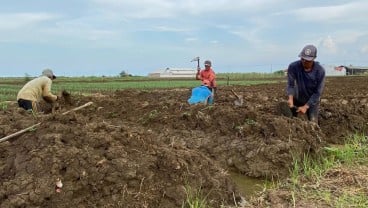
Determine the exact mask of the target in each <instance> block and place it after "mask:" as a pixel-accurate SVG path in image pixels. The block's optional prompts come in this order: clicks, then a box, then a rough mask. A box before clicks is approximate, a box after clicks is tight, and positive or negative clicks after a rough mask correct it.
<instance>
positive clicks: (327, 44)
mask: <svg viewBox="0 0 368 208" xmlns="http://www.w3.org/2000/svg"><path fill="white" fill-rule="evenodd" d="M322 46H323V47H324V48H325V49H327V50H328V51H329V52H331V53H336V52H337V45H336V42H335V41H334V40H333V39H332V37H331V36H327V37H326V38H324V39H323V40H322Z"/></svg>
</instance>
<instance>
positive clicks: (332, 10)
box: [290, 1, 368, 23]
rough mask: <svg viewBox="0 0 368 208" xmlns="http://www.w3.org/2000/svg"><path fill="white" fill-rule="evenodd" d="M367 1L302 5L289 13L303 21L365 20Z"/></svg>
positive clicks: (337, 21) (339, 21)
mask: <svg viewBox="0 0 368 208" xmlns="http://www.w3.org/2000/svg"><path fill="white" fill-rule="evenodd" d="M366 8H368V2H367V1H356V2H349V3H346V4H341V5H331V6H320V7H318V6H316V7H304V8H301V9H296V10H294V11H291V12H290V13H291V14H293V15H295V16H296V17H297V18H298V19H300V20H302V21H305V22H320V23H342V22H357V21H366V19H367V18H368V14H367V10H366Z"/></svg>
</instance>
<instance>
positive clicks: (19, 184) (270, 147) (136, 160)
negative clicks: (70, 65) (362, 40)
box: [0, 77, 368, 207]
mask: <svg viewBox="0 0 368 208" xmlns="http://www.w3.org/2000/svg"><path fill="white" fill-rule="evenodd" d="M367 83H368V77H340V78H329V77H328V78H327V80H326V88H325V91H324V93H323V96H322V100H321V113H320V118H319V126H318V125H316V124H314V123H311V122H309V121H307V120H306V118H305V117H304V116H303V115H301V116H300V117H298V118H288V117H285V116H282V115H280V112H279V109H278V108H277V106H278V104H279V103H280V102H282V101H285V100H286V96H285V85H286V84H285V82H279V83H276V84H265V85H257V86H221V87H219V89H218V92H217V96H216V100H215V104H214V105H212V106H204V105H195V106H190V105H188V104H187V99H188V98H189V96H190V93H191V89H183V88H181V89H160V90H123V91H116V92H112V93H109V94H96V95H93V96H88V97H85V96H74V95H73V94H71V95H70V96H71V97H70V100H68V102H65V101H64V102H63V101H62V103H61V105H60V107H59V108H58V109H57V111H56V112H54V113H50V114H40V115H38V116H34V115H32V114H31V113H29V112H26V111H24V110H22V109H20V108H18V107H17V106H16V105H15V104H9V105H8V106H7V107H6V108H5V107H3V109H0V138H3V137H5V136H8V135H11V134H13V133H15V132H18V131H20V130H22V129H25V128H27V127H29V126H32V125H33V124H37V123H40V125H39V126H37V128H35V129H32V130H31V131H28V132H25V133H23V134H20V135H18V136H16V137H13V138H10V139H9V140H7V141H5V142H1V143H0V186H1V189H0V207H182V205H183V203H184V202H185V200H186V198H187V194H188V193H189V192H191V191H192V192H196V191H197V192H200V193H201V194H202V195H203V196H206V199H207V201H208V203H209V205H210V206H211V207H220V206H221V205H233V206H234V201H236V200H237V199H239V198H240V193H239V191H238V189H237V187H236V184H234V181H232V180H231V177H230V174H229V172H230V171H231V172H239V173H242V174H244V175H246V176H251V177H258V178H272V177H273V178H284V177H287V176H288V174H289V169H290V168H291V165H292V160H293V157H302V156H303V154H306V153H310V154H318V152H319V151H320V150H321V148H322V147H324V146H325V145H327V144H340V143H343V142H344V141H343V139H344V138H345V137H346V136H347V135H350V134H352V133H355V132H365V133H367V125H368V124H367V123H368V87H367ZM231 90H234V91H235V92H236V93H237V94H238V95H241V96H243V98H244V103H243V105H242V106H236V105H234V101H235V100H236V98H235V96H234V95H233V93H232V92H231ZM88 102H93V104H92V105H91V106H88V107H85V108H82V109H80V110H78V111H72V112H70V113H67V114H65V115H62V113H63V112H67V111H68V110H71V109H73V108H76V107H78V106H81V105H83V104H85V103H88ZM57 179H60V180H61V181H62V183H63V187H62V188H61V191H60V192H57V191H56V190H55V181H56V180H57ZM189 187H190V188H189ZM198 190H200V191H198Z"/></svg>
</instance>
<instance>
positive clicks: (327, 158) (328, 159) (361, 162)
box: [275, 133, 368, 207]
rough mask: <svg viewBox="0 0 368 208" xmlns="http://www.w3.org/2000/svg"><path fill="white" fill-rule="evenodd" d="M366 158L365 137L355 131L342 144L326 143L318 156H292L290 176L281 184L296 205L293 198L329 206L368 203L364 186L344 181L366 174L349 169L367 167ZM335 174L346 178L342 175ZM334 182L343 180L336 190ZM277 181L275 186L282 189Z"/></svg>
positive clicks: (292, 203)
mask: <svg viewBox="0 0 368 208" xmlns="http://www.w3.org/2000/svg"><path fill="white" fill-rule="evenodd" d="M367 158H368V137H367V136H365V135H364V134H358V133H356V134H354V135H352V136H351V137H349V138H347V139H346V142H345V144H344V145H340V146H333V147H326V148H325V149H324V152H323V154H321V155H320V156H318V157H315V158H313V157H311V156H310V155H304V156H303V157H302V159H299V160H298V159H294V162H293V166H292V168H291V170H290V180H289V182H288V183H286V185H285V184H284V186H286V189H288V190H289V192H290V203H291V206H294V207H295V206H296V202H298V201H303V200H304V201H307V202H316V203H317V204H319V205H320V206H321V203H322V204H325V205H326V204H327V205H328V206H331V207H368V196H367V193H366V190H365V189H364V188H362V187H360V184H359V183H360V182H359V181H358V184H356V183H354V182H349V183H346V184H345V182H344V180H348V179H349V178H348V177H349V176H350V175H363V176H366V174H365V171H362V172H363V173H360V172H357V173H353V172H349V171H353V170H359V167H361V166H363V167H366V166H367V165H368V160H367ZM366 168H367V169H368V167H366ZM338 174H341V175H344V176H345V175H346V177H347V178H344V177H343V178H341V177H340V176H339V175H338ZM330 175H332V176H330ZM334 175H337V176H334ZM366 179H367V178H365V180H366ZM354 180H358V179H356V178H355V179H354ZM354 180H353V181H354ZM337 183H342V186H339V187H338V189H337V190H335V189H336V188H337V187H336V185H335V184H337ZM280 184H282V183H279V186H278V187H276V188H275V189H281V185H280ZM363 186H364V185H363ZM311 206H313V205H311Z"/></svg>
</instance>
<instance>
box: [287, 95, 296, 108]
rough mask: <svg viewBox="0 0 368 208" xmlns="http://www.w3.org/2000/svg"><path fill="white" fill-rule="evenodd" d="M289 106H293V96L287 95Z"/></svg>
mask: <svg viewBox="0 0 368 208" xmlns="http://www.w3.org/2000/svg"><path fill="white" fill-rule="evenodd" d="M287 103H288V105H289V107H290V108H292V107H294V98H293V96H289V99H288V101H287Z"/></svg>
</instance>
